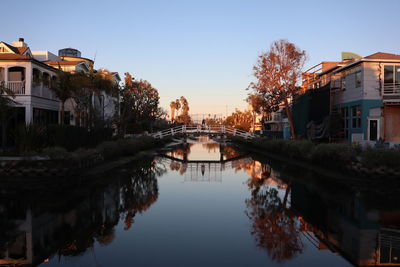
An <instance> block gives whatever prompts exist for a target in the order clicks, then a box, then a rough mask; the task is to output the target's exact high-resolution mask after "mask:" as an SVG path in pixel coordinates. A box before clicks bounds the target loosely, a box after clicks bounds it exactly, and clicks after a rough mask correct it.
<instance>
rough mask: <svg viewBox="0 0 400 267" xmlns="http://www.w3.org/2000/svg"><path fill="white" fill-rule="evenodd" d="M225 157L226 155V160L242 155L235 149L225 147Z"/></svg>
mask: <svg viewBox="0 0 400 267" xmlns="http://www.w3.org/2000/svg"><path fill="white" fill-rule="evenodd" d="M224 155H225V158H226V159H231V158H236V157H239V156H240V153H239V152H238V151H237V150H236V149H234V148H233V147H230V146H225V147H224Z"/></svg>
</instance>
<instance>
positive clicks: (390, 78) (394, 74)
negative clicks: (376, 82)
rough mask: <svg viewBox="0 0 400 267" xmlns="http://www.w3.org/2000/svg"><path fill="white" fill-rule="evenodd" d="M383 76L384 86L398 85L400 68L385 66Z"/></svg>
mask: <svg viewBox="0 0 400 267" xmlns="http://www.w3.org/2000/svg"><path fill="white" fill-rule="evenodd" d="M383 76H384V78H383V80H384V83H385V85H386V86H394V85H400V66H392V65H385V67H384V69H383Z"/></svg>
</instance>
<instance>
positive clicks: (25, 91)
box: [0, 38, 121, 125]
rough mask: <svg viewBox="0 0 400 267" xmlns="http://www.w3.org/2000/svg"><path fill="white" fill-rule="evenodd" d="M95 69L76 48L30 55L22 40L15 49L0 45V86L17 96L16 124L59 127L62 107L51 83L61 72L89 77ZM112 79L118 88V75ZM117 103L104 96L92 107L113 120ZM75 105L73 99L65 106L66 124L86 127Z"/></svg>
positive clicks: (16, 44) (91, 61)
mask: <svg viewBox="0 0 400 267" xmlns="http://www.w3.org/2000/svg"><path fill="white" fill-rule="evenodd" d="M93 65H94V61H93V60H91V59H88V58H84V57H81V53H80V51H79V50H77V49H73V48H65V49H60V50H59V51H58V55H55V54H53V53H51V52H49V51H31V50H30V48H29V47H28V45H27V44H26V43H25V42H24V39H23V38H20V39H19V41H17V42H13V43H12V45H10V44H8V43H6V42H0V83H1V84H2V85H4V86H5V87H7V88H9V89H11V90H12V91H13V92H14V94H15V99H14V100H15V102H16V105H15V109H16V111H17V114H18V116H16V117H17V118H18V119H17V121H18V122H17V123H26V124H30V123H35V124H40V125H48V124H57V123H59V122H60V110H61V108H60V106H61V103H60V101H59V100H58V99H57V98H56V97H55V95H54V93H53V92H52V90H51V89H50V88H51V85H52V83H55V82H56V80H57V75H58V73H59V72H60V71H65V72H71V73H76V72H83V73H88V72H89V71H90V70H93ZM99 71H104V70H99ZM94 72H96V70H94ZM111 75H112V78H113V82H115V84H116V85H118V84H119V82H120V81H121V79H120V77H119V75H118V73H116V72H111ZM118 102H119V98H118V96H116V95H113V96H109V95H107V94H106V93H104V92H103V93H102V95H101V96H100V97H99V100H96V99H95V97H93V105H94V106H95V107H96V108H97V109H98V110H100V111H101V116H102V117H103V118H104V119H110V118H112V117H114V115H115V112H116V111H117V110H118V108H117V105H118ZM75 105H76V104H75V102H74V100H73V99H69V100H67V102H66V103H65V116H64V123H65V124H72V125H83V124H82V123H81V122H80V121H79V122H78V121H77V120H79V117H78V116H76V114H75ZM17 123H16V124H17Z"/></svg>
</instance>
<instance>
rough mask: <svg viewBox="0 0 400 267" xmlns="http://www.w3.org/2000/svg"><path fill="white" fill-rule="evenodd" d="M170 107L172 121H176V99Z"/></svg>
mask: <svg viewBox="0 0 400 267" xmlns="http://www.w3.org/2000/svg"><path fill="white" fill-rule="evenodd" d="M169 107H170V108H171V121H174V119H175V101H172V102H171V103H170V104H169Z"/></svg>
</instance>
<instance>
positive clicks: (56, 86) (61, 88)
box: [50, 71, 76, 124]
mask: <svg viewBox="0 0 400 267" xmlns="http://www.w3.org/2000/svg"><path fill="white" fill-rule="evenodd" d="M50 89H51V90H52V91H53V92H54V94H55V95H56V97H57V98H58V99H59V100H60V101H61V115H60V119H61V124H64V115H65V114H64V113H65V102H66V101H67V100H68V99H69V98H71V97H72V96H73V93H74V92H75V91H76V83H75V81H74V76H73V74H71V73H69V72H64V71H60V72H59V73H58V77H57V80H56V81H55V82H53V83H51V86H50Z"/></svg>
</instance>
